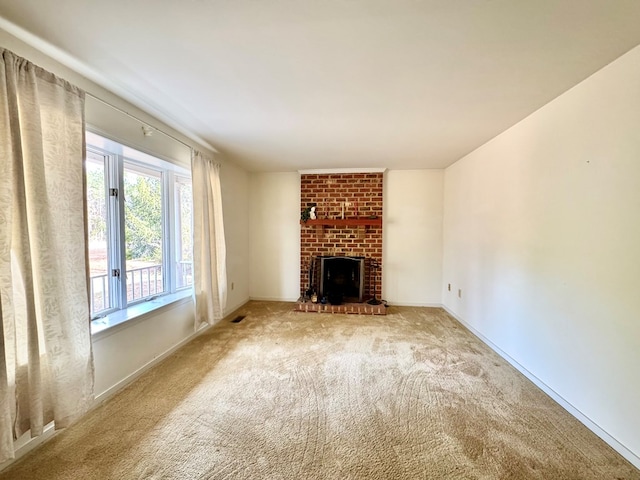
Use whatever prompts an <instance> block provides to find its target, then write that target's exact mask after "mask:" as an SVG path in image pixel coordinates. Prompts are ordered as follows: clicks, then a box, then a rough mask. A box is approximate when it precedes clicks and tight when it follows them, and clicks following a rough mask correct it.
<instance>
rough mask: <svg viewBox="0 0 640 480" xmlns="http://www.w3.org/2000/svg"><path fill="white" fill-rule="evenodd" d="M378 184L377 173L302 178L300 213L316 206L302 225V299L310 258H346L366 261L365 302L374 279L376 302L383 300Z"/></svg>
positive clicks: (306, 176)
mask: <svg viewBox="0 0 640 480" xmlns="http://www.w3.org/2000/svg"><path fill="white" fill-rule="evenodd" d="M382 185H383V174H382V173H381V172H380V173H330V174H305V173H303V174H302V175H301V179H300V207H301V211H302V210H304V209H305V208H307V207H309V206H311V205H313V204H315V206H316V215H317V219H316V220H308V221H307V222H306V223H305V222H303V223H301V233H300V287H301V291H300V295H301V296H302V295H303V294H304V293H305V292H306V290H307V289H308V288H309V266H310V262H311V260H312V259H317V257H320V256H324V257H327V256H332V257H343V256H344V257H365V259H366V260H365V271H364V299H365V300H367V299H369V298H371V297H373V295H374V292H373V275H374V274H376V275H377V278H376V292H375V293H376V297H377V298H378V299H380V298H381V294H382V285H381V284H382V202H383V197H382ZM316 263H317V262H316ZM376 266H377V268H375V267H376ZM316 275H317V269H316ZM314 281H315V282H316V283H317V282H318V280H317V279H314ZM317 288H318V285H316V289H317Z"/></svg>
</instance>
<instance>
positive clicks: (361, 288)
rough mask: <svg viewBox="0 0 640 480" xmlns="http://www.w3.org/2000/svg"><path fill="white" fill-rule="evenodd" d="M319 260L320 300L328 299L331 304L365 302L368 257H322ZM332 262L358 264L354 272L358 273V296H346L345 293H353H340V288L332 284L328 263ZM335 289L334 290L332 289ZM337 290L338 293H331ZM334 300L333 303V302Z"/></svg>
mask: <svg viewBox="0 0 640 480" xmlns="http://www.w3.org/2000/svg"><path fill="white" fill-rule="evenodd" d="M317 258H318V260H319V268H318V273H319V278H318V283H317V284H318V286H319V289H318V293H319V296H320V298H325V297H326V298H327V299H328V300H329V302H331V303H341V302H343V301H344V302H358V303H362V302H363V301H364V294H365V280H366V277H365V264H366V257H355V256H346V255H340V256H335V255H322V256H318V257H317ZM331 260H340V261H353V262H357V266H356V269H355V270H354V271H357V272H358V278H357V280H356V283H357V291H358V295H357V296H353V295H345V293H353V292H345V291H339V290H340V289H339V288H336V285H334V284H332V283H331V281H330V279H328V278H327V274H328V273H329V268H330V267H329V265H328V263H329V262H330V261H331ZM332 287H333V288H332ZM331 290H337V291H331ZM332 300H333V301H332Z"/></svg>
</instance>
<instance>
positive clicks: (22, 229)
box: [0, 48, 93, 461]
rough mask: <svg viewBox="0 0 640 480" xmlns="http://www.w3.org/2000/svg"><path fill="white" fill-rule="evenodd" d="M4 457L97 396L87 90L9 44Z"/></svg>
mask: <svg viewBox="0 0 640 480" xmlns="http://www.w3.org/2000/svg"><path fill="white" fill-rule="evenodd" d="M0 55H1V56H2V59H1V63H0V320H1V321H2V331H1V332H0V348H1V350H2V351H1V352H0V461H4V460H7V459H9V458H13V457H14V448H13V445H14V439H16V438H18V437H20V436H21V435H22V434H24V433H25V432H27V431H30V432H31V436H37V435H40V434H41V433H42V432H43V428H44V426H45V425H47V424H48V423H49V422H51V421H53V422H54V424H55V427H56V428H63V427H66V426H68V425H69V424H70V423H71V422H72V421H73V420H75V419H76V418H77V417H78V416H80V415H81V414H82V413H84V412H85V411H86V409H87V408H88V406H89V405H90V403H91V401H92V398H93V359H92V354H91V333H90V322H89V296H88V281H87V270H86V265H87V260H86V245H85V238H86V236H85V206H84V205H85V200H84V199H85V195H84V166H83V159H84V92H83V91H81V90H79V89H78V88H76V87H74V86H73V85H70V84H69V83H67V82H66V81H64V80H62V79H60V78H57V77H56V76H55V75H53V74H52V73H49V72H47V71H45V70H43V69H41V68H39V67H37V66H35V65H33V64H32V63H30V62H28V61H27V60H25V59H23V58H20V57H18V56H16V55H14V54H13V53H11V52H9V51H7V50H4V49H1V48H0Z"/></svg>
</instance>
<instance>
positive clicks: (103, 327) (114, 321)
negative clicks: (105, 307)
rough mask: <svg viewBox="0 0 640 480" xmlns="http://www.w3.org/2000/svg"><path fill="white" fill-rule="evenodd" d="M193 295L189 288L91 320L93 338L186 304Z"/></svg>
mask: <svg viewBox="0 0 640 480" xmlns="http://www.w3.org/2000/svg"><path fill="white" fill-rule="evenodd" d="M192 295H193V289H191V288H187V289H186V290H181V291H180V292H176V293H171V294H169V295H163V296H161V297H158V298H156V299H154V300H149V301H147V302H142V303H137V304H135V305H132V306H130V307H128V308H125V309H123V310H118V311H116V312H113V313H110V314H108V315H105V316H104V317H101V318H96V319H95V320H91V337H92V338H93V339H94V340H95V339H96V336H102V334H104V333H105V332H107V331H110V330H111V329H113V328H114V327H117V326H119V325H123V324H125V323H127V322H131V321H132V320H137V319H140V318H142V317H145V316H147V315H149V314H150V313H153V312H155V311H157V310H161V309H162V308H164V307H168V306H170V305H174V306H175V305H179V304H181V303H185V302H187V301H189V300H190V299H191V297H192Z"/></svg>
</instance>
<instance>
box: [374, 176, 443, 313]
mask: <svg viewBox="0 0 640 480" xmlns="http://www.w3.org/2000/svg"><path fill="white" fill-rule="evenodd" d="M443 185H444V171H443V170H389V171H387V172H386V173H385V176H384V216H383V220H384V229H383V244H382V245H383V261H384V274H383V281H382V296H383V298H384V299H385V300H387V301H388V302H389V303H390V304H395V305H418V306H431V305H438V306H439V305H440V304H441V303H442V295H441V288H442V208H443Z"/></svg>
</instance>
